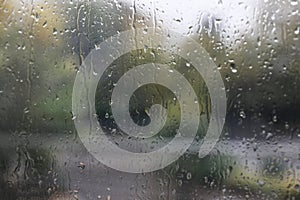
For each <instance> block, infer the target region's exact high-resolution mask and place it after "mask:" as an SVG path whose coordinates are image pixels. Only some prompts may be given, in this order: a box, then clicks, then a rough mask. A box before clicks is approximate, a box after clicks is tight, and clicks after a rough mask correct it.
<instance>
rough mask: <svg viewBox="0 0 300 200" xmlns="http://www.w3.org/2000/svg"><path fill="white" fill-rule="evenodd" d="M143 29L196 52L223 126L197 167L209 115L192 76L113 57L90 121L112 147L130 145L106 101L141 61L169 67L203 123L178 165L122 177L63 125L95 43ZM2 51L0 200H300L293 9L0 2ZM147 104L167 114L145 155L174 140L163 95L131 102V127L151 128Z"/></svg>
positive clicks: (236, 4) (298, 51)
mask: <svg viewBox="0 0 300 200" xmlns="http://www.w3.org/2000/svg"><path fill="white" fill-rule="evenodd" d="M147 27H157V28H167V29H172V30H175V31H177V32H179V33H181V34H183V35H186V36H189V37H192V38H193V39H195V40H196V41H197V42H199V44H201V45H202V46H203V47H204V48H205V49H206V51H207V52H208V53H209V54H210V56H211V57H212V58H213V60H214V62H215V63H216V65H217V66H218V69H219V71H220V73H221V75H222V78H223V81H224V83H225V87H226V93H227V98H228V110H227V118H226V123H225V127H224V130H223V133H222V137H221V138H220V141H219V143H218V144H217V146H216V147H215V148H214V150H213V151H212V152H211V154H210V155H208V156H207V157H205V158H203V159H199V158H198V157H197V147H198V144H197V142H198V141H201V138H202V137H203V135H204V134H205V129H206V128H207V124H208V120H205V119H208V118H209V113H210V99H209V94H208V92H207V88H206V86H205V83H204V81H203V79H202V78H201V76H200V75H197V74H196V73H194V72H195V69H194V68H193V66H190V64H189V63H187V62H186V61H185V60H183V59H181V58H180V57H178V56H176V55H174V56H173V57H172V58H169V57H167V56H166V55H164V53H163V52H159V51H158V50H141V51H134V52H131V53H129V54H126V55H124V56H122V57H120V58H119V59H117V60H116V61H115V62H114V63H113V64H112V65H111V66H110V67H109V69H108V70H106V72H105V75H104V76H103V77H102V78H101V80H100V82H99V85H98V92H97V94H96V108H97V114H98V119H99V122H100V124H101V126H102V127H103V128H104V129H106V131H107V135H108V137H111V139H112V140H114V139H115V140H117V141H122V143H123V144H121V146H122V145H123V146H125V147H126V146H127V147H128V146H130V145H131V142H132V141H133V139H132V138H129V137H128V136H127V135H126V134H124V133H122V132H121V131H120V130H119V129H118V127H117V126H116V124H115V123H114V120H113V116H112V114H111V110H110V94H111V92H112V89H113V87H114V84H115V83H116V82H117V80H118V79H119V78H120V77H121V76H122V74H124V73H125V72H126V71H127V70H129V69H130V68H132V67H134V66H137V65H139V64H142V63H148V62H155V61H156V62H158V61H159V62H162V63H167V64H168V65H170V66H173V67H174V68H175V69H177V70H178V71H180V72H181V73H182V74H184V75H185V77H187V79H188V80H189V82H190V83H191V85H192V86H193V87H194V89H195V91H196V92H197V95H198V98H199V106H200V108H201V111H202V113H201V114H202V119H203V120H202V121H201V128H200V129H199V134H198V136H197V138H196V140H195V145H193V146H192V147H191V148H190V150H189V151H188V152H187V153H186V154H185V155H184V156H182V158H181V159H180V160H178V161H176V162H175V163H173V164H172V165H170V166H169V167H167V168H165V169H163V170H160V171H156V172H152V173H147V174H127V173H122V172H117V171H115V170H113V169H110V168H108V167H105V166H104V165H102V164H101V163H99V162H98V161H97V160H95V159H94V158H93V157H92V156H90V155H89V153H88V152H87V151H86V150H85V148H84V146H83V145H82V144H81V142H80V140H79V138H78V136H77V133H76V130H75V128H74V125H73V120H72V119H74V118H73V117H74V116H72V112H71V106H72V102H71V98H72V90H73V82H74V80H75V76H76V71H77V70H78V68H79V67H80V65H81V64H82V63H83V61H84V59H85V57H86V56H87V55H88V53H89V52H90V51H91V50H92V49H94V48H97V45H99V44H100V43H101V42H102V41H104V40H105V39H107V38H108V37H110V36H113V35H115V34H117V33H118V32H121V31H124V30H130V29H136V28H144V29H145V31H147ZM0 43H1V46H0V138H1V140H0V171H1V176H0V199H84V200H85V199H97V198H98V199H180V200H182V199H299V198H300V185H299V184H300V162H299V159H300V149H299V144H300V143H299V137H300V129H299V123H300V117H298V111H300V109H299V108H300V99H299V98H300V97H299V95H298V91H299V89H300V85H299V84H300V80H299V77H300V76H299V73H300V58H299V55H300V2H299V1H297V0H272V1H271V0H269V1H268V0H265V1H262V0H254V1H252V0H240V1H235V0H232V1H230V0H227V1H225V0H211V1H208V2H207V1H197V0H187V1H184V2H183V1H180V0H175V1H174V0H172V1H171V0H163V1H143V0H140V1H135V0H133V1H125V0H124V1H121V0H114V1H111V0H102V1H95V0H94V1H91V0H86V1H75V0H63V1H54V0H48V1H43V0H31V1H30V0H23V1H21V0H1V4H0ZM155 103H160V104H162V105H164V107H166V108H167V109H168V116H169V118H168V121H167V124H166V127H165V128H164V129H163V132H162V133H160V136H159V137H158V138H157V139H156V140H155V141H154V142H153V141H152V142H151V144H149V145H150V146H153V148H155V147H157V146H159V145H161V143H163V142H164V141H168V140H170V139H171V138H172V137H173V136H174V134H175V131H176V128H177V127H178V123H179V119H180V108H179V104H178V103H177V100H176V99H174V96H173V94H172V93H171V92H170V91H168V90H166V88H163V87H161V86H157V85H149V86H145V87H142V88H141V89H139V90H138V91H136V95H134V96H133V97H132V99H131V105H130V106H131V115H132V118H133V119H134V120H135V122H136V123H138V124H140V125H145V124H147V123H149V117H148V115H147V112H148V109H149V107H150V106H151V105H153V104H155ZM134 142H136V141H134ZM126 144H127V145H126Z"/></svg>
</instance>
